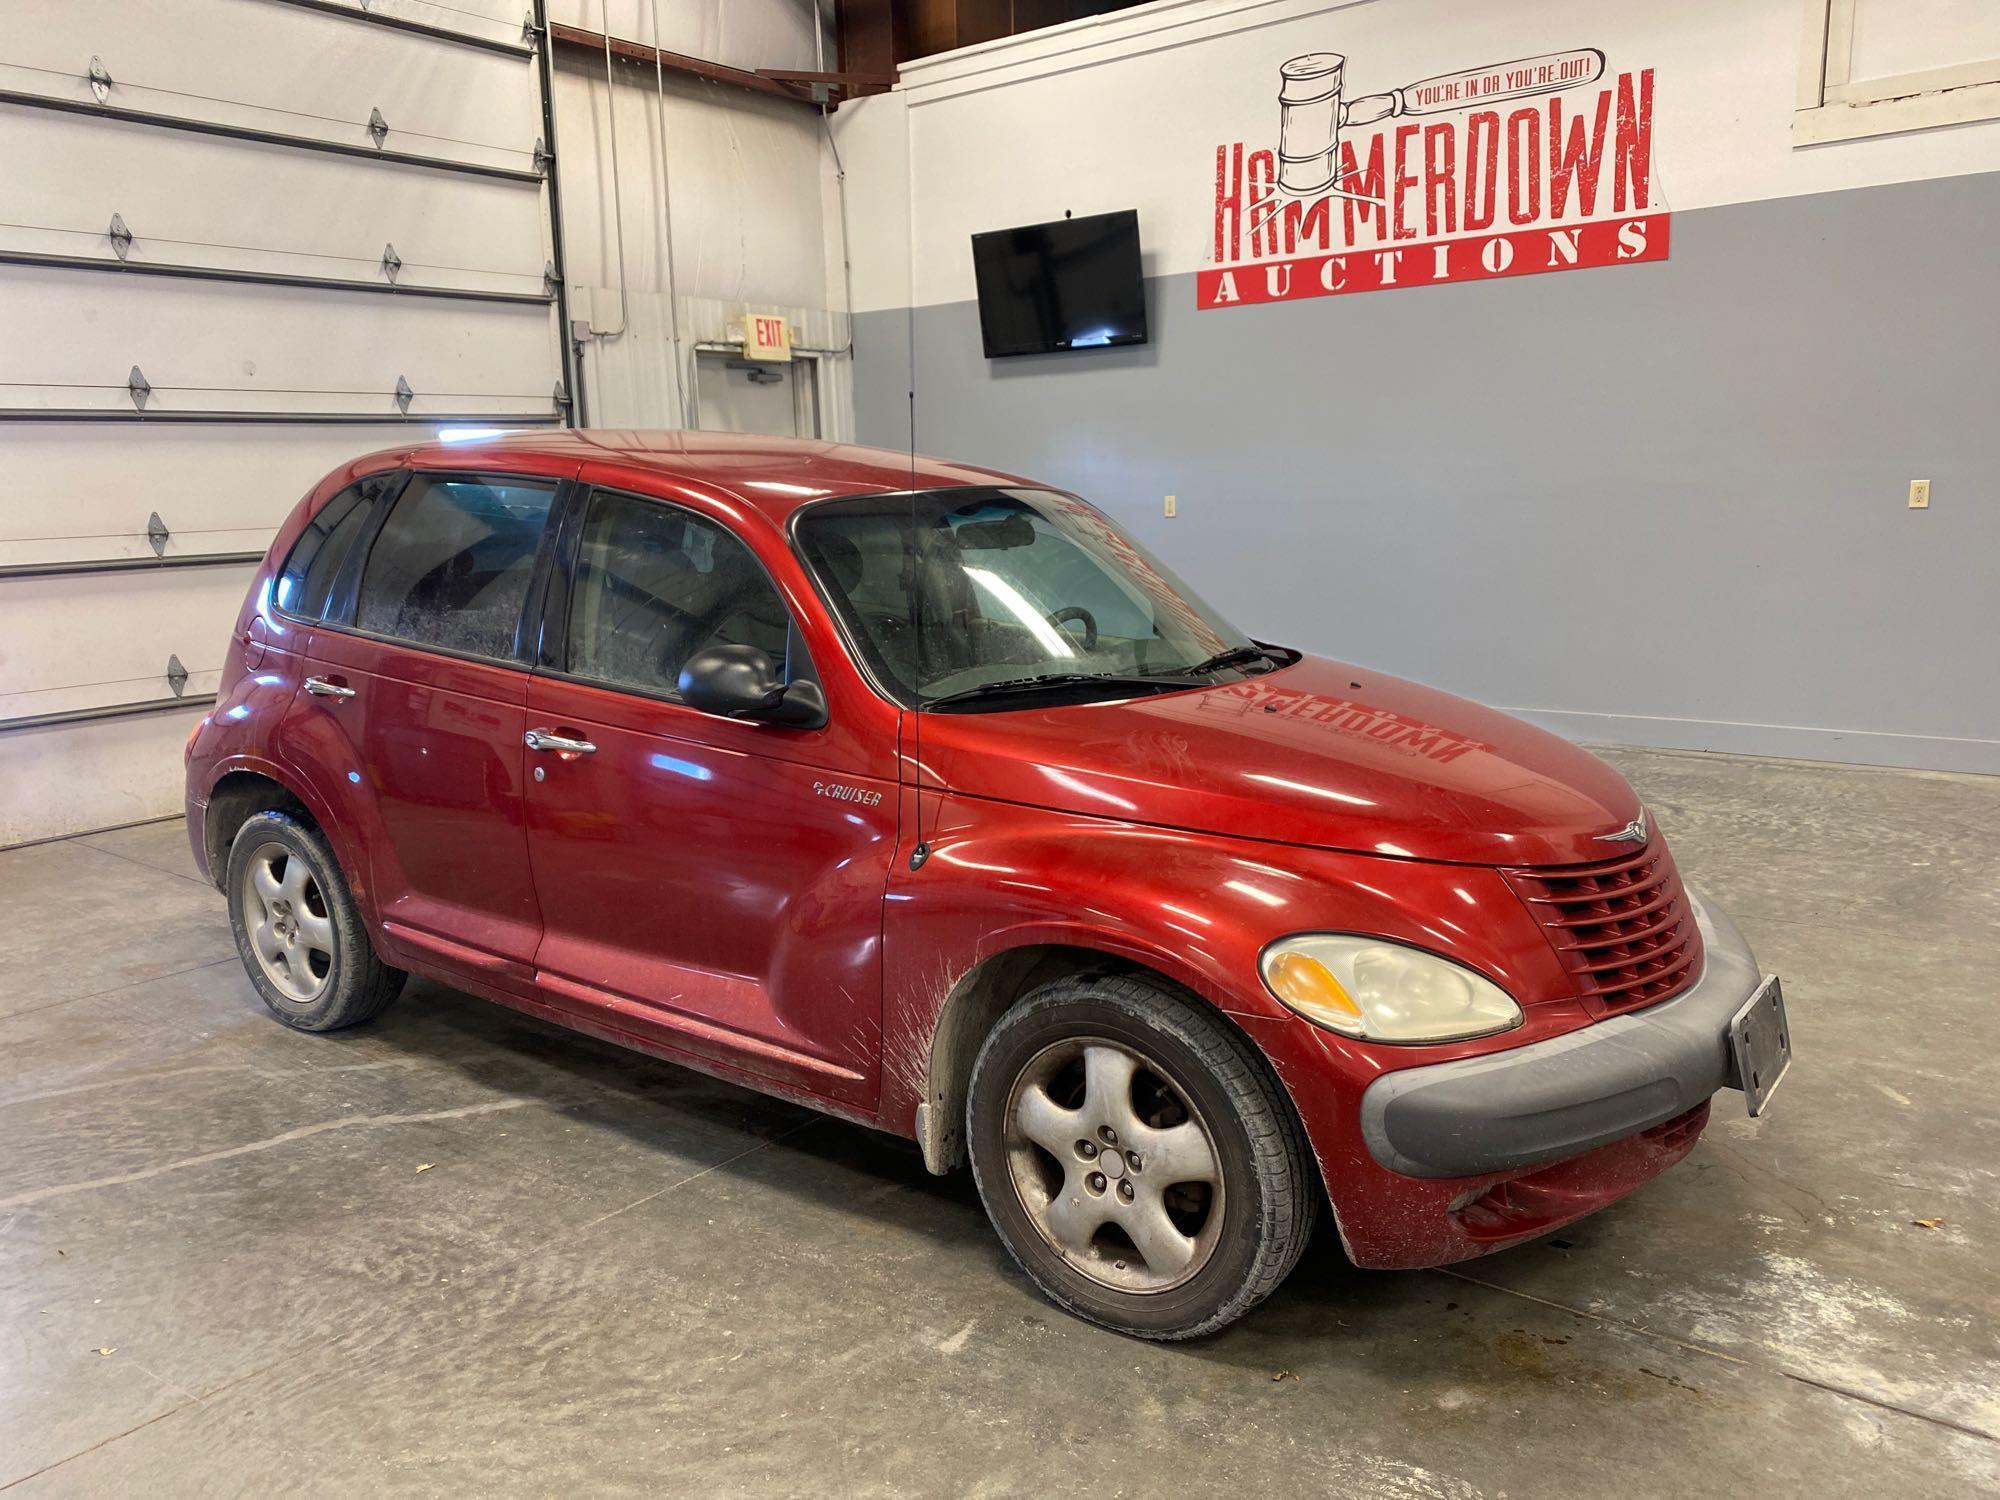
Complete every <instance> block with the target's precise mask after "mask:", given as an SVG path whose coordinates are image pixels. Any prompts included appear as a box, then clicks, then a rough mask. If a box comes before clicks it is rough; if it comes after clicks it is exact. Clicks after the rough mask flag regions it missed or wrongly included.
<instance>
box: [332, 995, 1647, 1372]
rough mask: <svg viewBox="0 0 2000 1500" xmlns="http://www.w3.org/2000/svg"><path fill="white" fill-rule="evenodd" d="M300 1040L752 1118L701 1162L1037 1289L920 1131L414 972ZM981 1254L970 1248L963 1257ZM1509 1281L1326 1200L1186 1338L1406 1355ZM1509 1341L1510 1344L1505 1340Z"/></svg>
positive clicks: (608, 1098) (609, 1109)
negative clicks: (1198, 1334)
mask: <svg viewBox="0 0 2000 1500" xmlns="http://www.w3.org/2000/svg"><path fill="white" fill-rule="evenodd" d="M304 1040H308V1041H310V1042H311V1043H312V1044H315V1045H322V1046H329V1047H335V1048H349V1047H352V1048H355V1049H357V1050H359V1051H365V1052H367V1053H369V1054H371V1055H372V1056H379V1055H380V1054H381V1053H382V1052H384V1051H388V1052H393V1053H395V1054H397V1055H399V1056H401V1057H405V1058H409V1059H412V1060H414V1061H415V1063H416V1066H417V1069H418V1070H419V1072H421V1071H423V1070H429V1069H441V1070H445V1071H447V1072H448V1073H450V1074H452V1075H454V1076H455V1077H456V1078H457V1079H459V1080H462V1081H464V1082H469V1083H471V1084H473V1085H475V1086H477V1087H479V1088H481V1089H484V1090H494V1091H503V1092H505V1093H507V1094H508V1095H510V1096H511V1097H515V1098H522V1099H526V1100H528V1101H530V1102H531V1103H536V1104H540V1105H542V1106H544V1107H546V1108H548V1109H551V1110H557V1111H571V1112H579V1113H582V1112H587V1113H588V1114H589V1116H590V1118H591V1121H592V1123H593V1125H594V1126H595V1127H597V1128H599V1129H606V1128H608V1129H611V1130H615V1131H616V1132H618V1134H619V1135H620V1136H621V1137H622V1138H623V1139H624V1140H625V1141H626V1142H627V1143H629V1144H630V1145H632V1146H634V1147H635V1148H638V1149H639V1150H640V1151H642V1152H643V1151H646V1150H655V1151H659V1152H661V1153H662V1154H663V1155H664V1154H666V1153H667V1152H668V1151H669V1150H670V1149H671V1148H673V1147H674V1146H676V1145H677V1144H682V1143H684V1142H685V1141H686V1140H687V1138H688V1137H689V1136H690V1135H691V1134H711V1135H712V1134H717V1133H722V1132H744V1131H748V1132H749V1133H751V1134H752V1135H757V1136H763V1137H765V1143H764V1144H763V1146H762V1147H761V1148H758V1147H752V1148H749V1149H746V1150H744V1151H743V1152H741V1153H739V1154H736V1155H733V1156H730V1157H728V1158H726V1159H724V1160H722V1161H720V1162H718V1163H717V1164H716V1165H714V1166H712V1167H710V1168H708V1169H707V1170H708V1171H709V1172H713V1173H722V1174H727V1175H729V1176H732V1177H735V1178H738V1179H739V1180H741V1181H743V1182H745V1183H749V1182H753V1181H754V1183H755V1185H756V1187H757V1189H758V1190H759V1191H764V1192H773V1191H775V1192H782V1193H783V1194H785V1195H787V1196H788V1197H789V1198H791V1199H792V1200H793V1201H794V1203H795V1204H796V1205H797V1206H798V1207H800V1208H805V1209H810V1210H818V1211H823V1212H826V1213H829V1214H837V1215H839V1216H841V1217H844V1218H847V1219H850V1220H851V1219H854V1218H857V1217H860V1218H866V1219H867V1220H870V1221H872V1222H873V1223H874V1224H876V1225H879V1226H881V1227H883V1228H886V1229H890V1230H894V1231H896V1232H900V1233H905V1234H916V1235H921V1236H923V1237H925V1238H927V1239H929V1240H931V1241H932V1242H934V1243H936V1244H939V1245H944V1246H948V1247H950V1248H951V1249H952V1251H953V1253H954V1254H955V1255H961V1256H966V1257H976V1266H977V1268H978V1269H979V1270H980V1271H982V1272H984V1273H990V1274H992V1275H995V1276H999V1277H1004V1278H1006V1279H1008V1280H1009V1281H1011V1282H1013V1283H1015V1284H1016V1285H1018V1286H1019V1287H1021V1288H1022V1289H1024V1290H1031V1288H1030V1287H1029V1284H1028V1282H1027V1278H1026V1277H1025V1275H1024V1274H1023V1273H1022V1272H1021V1271H1020V1270H1019V1268H1018V1267H1017V1266H1016V1265H1015V1264H1014V1262H1013V1260H1012V1259H1011V1257H1009V1256H1008V1255H1007V1253H1006V1251H1005V1249H1004V1248H1003V1247H1002V1246H1001V1245H1000V1243H999V1241H998V1239H997V1238H996V1237H995V1236H994V1234H993V1232H992V1230H991V1228H990V1226H989V1224H988V1222H987V1219H986V1215H985V1211H984V1209H983V1207H982V1206H981V1204H980V1201H979V1195H978V1191H977V1188H976V1186H975V1185H974V1183H973V1180H972V1174H971V1173H970V1172H969V1171H964V1170H960V1171H956V1172H953V1173H951V1174H950V1175H948V1176H945V1177H936V1176H933V1175H932V1174H931V1173H930V1172H929V1171H928V1170H927V1169H926V1168H925V1166H924V1164H923V1159H922V1157H921V1155H920V1154H919V1153H918V1151H917V1148H916V1146H915V1144H914V1143H913V1142H910V1141H905V1140H902V1139H900V1138H898V1137H894V1136H890V1135H887V1134H884V1133H882V1132H879V1131H875V1130H871V1129H868V1128H866V1127H863V1126H859V1125H854V1124H850V1123H848V1122H846V1121H842V1120H838V1119H835V1118H833V1117H831V1116H826V1115H819V1114H816V1113H815V1112H813V1111H811V1110H809V1109H806V1108H804V1107H802V1106H797V1105H792V1104H789V1103H786V1102H784V1101H781V1100H777V1099H774V1098H771V1097H769V1096H766V1095H763V1094H760V1093H758V1092H756V1091H754V1090H752V1089H748V1088H744V1087H741V1086H739V1085H736V1084H733V1083H728V1082H725V1081H722V1080H720V1079H715V1078H711V1077H709V1076H708V1075H706V1074H703V1073H700V1072H698V1071H696V1070H694V1069H692V1068H687V1067H683V1066H680V1065H678V1064H676V1063H672V1062H667V1061H664V1060H661V1059H656V1058H652V1057H649V1056H647V1055H645V1054H642V1053H638V1052H633V1051H630V1050H627V1049H625V1048H621V1047H618V1046H616V1045H615V1044H613V1043H609V1042H603V1041H599V1040H597V1039H595V1038H592V1037H587V1036H584V1035H581V1034H580V1033H576V1032H572V1031H569V1030H566V1029H564V1028H562V1027H559V1026H556V1025H554V1024H553V1023H550V1022H546V1021H542V1020H539V1019H537V1018H535V1017H531V1016H526V1015H523V1014H521V1013H520V1012H517V1011H513V1010H509V1009H507V1008H506V1007H503V1006H499V1005H496V1004H493V1003H491V1002H489V1001H486V1000H482V999H480V998H478V997H476V996H472V995H469V994H465V993H463V992H461V991H456V990H452V989H449V988H447V987H445V986H443V985H439V984H434V983H430V982H424V981H413V982H412V984H411V987H410V990H409V992H408V993H407V994H406V995H405V996H404V997H403V998H402V999H401V1000H399V1001H398V1003H397V1004H396V1005H394V1006H392V1007H390V1009H389V1010H388V1011H387V1012H385V1013H384V1014H383V1015H382V1016H381V1017H380V1018H379V1019H377V1020H376V1021H374V1022H372V1023H370V1024H369V1025H367V1026H365V1027H362V1028H359V1029H357V1030H356V1031H353V1032H350V1033H337V1034H333V1035H329V1036H325V1037H316V1038H310V1039H304ZM647 1191H650V1188H648V1187H647V1186H646V1184H644V1183H642V1182H638V1181H635V1183H634V1196H635V1198H636V1197H641V1196H644V1194H645V1192H647ZM1619 1209H1620V1205H1613V1206H1612V1207H1611V1208H1609V1209H1607V1210H1604V1215H1616V1214H1617V1213H1618V1212H1619ZM1600 1217H1602V1215H1601V1216H1600ZM1584 1239H1585V1236H1584V1234H1583V1233H1582V1232H1580V1231H1575V1230H1573V1231H1571V1232H1570V1233H1569V1235H1568V1236H1565V1235H1563V1234H1558V1235H1556V1236H1554V1237H1553V1238H1552V1239H1551V1240H1542V1241H1535V1242H1531V1243H1530V1244H1529V1245H1527V1246H1523V1247H1520V1248H1518V1249H1515V1250H1512V1251H1509V1252H1505V1254H1504V1255H1503V1256H1501V1257H1499V1258H1497V1261H1496V1262H1490V1263H1486V1264H1497V1263H1498V1262H1506V1261H1513V1260H1515V1259H1516V1258H1519V1257H1534V1256H1547V1255H1552V1254H1563V1253H1567V1251H1568V1250H1569V1249H1572V1248H1581V1247H1582V1246H1581V1242H1582V1241H1583V1240H1584ZM974 1266H975V1262H973V1261H968V1263H967V1266H966V1269H967V1270H968V1271H971V1270H973V1269H974ZM1474 1274H1477V1272H1476V1269H1475V1270H1474ZM1502 1295H1503V1294H1501V1293H1499V1292H1497V1291H1496V1290H1493V1289H1487V1288H1482V1287H1479V1286H1475V1285H1471V1284H1468V1283H1463V1282H1458V1281H1454V1280H1451V1279H1448V1278H1446V1277H1442V1276H1438V1275H1436V1274H1433V1273H1427V1272H1410V1271H1403V1272H1389V1271H1367V1270H1362V1269H1360V1268H1358V1267H1356V1266H1355V1265H1353V1263H1352V1262H1350V1261H1349V1260H1348V1259H1347V1257H1346V1255H1345V1253H1344V1252H1343V1250H1342V1248H1341V1245H1340V1241H1339V1236H1338V1234H1337V1232H1336V1231H1335V1230H1334V1228H1333V1225H1332V1219H1331V1215H1330V1213H1328V1212H1326V1211H1324V1209H1322V1212H1321V1214H1320V1217H1319V1222H1318V1226H1317V1229H1316V1232H1315V1234H1314V1237H1313V1240H1312V1242H1311V1244H1310V1245H1309V1246H1308V1247H1307V1250H1306V1252H1305V1254H1304V1255H1303V1256H1302V1258H1301V1260H1300V1263H1299V1265H1298V1267H1297V1269H1296V1270H1295V1271H1294V1272H1293V1273H1292V1275H1291V1276H1290V1278H1289V1279H1288V1280H1287V1281H1286V1283H1285V1284H1284V1285H1283V1286H1281V1287H1280V1288H1279V1289H1278V1291H1277V1292H1276V1293H1275V1294H1273V1296H1272V1297H1271V1298H1270V1299H1269V1300H1268V1301H1267V1302H1265V1303H1264V1304H1263V1305H1262V1306H1260V1307H1259V1308H1257V1309H1256V1310H1254V1311H1253V1312H1252V1313H1251V1314H1250V1315H1249V1316H1248V1317H1247V1318H1246V1319H1245V1320H1244V1321H1243V1322H1242V1323H1241V1324H1240V1325H1238V1326H1237V1328H1236V1329H1233V1330H1231V1331H1230V1332H1228V1333H1225V1334H1224V1335H1222V1336H1221V1337H1219V1338H1212V1339H1208V1340H1204V1341H1200V1342H1198V1343H1196V1344H1193V1345H1189V1346H1184V1347H1186V1348H1187V1349H1189V1350H1190V1351H1191V1352H1193V1353H1195V1354H1196V1355H1197V1356H1198V1357H1200V1358H1202V1359H1204V1360H1207V1361H1211V1362H1215V1363H1218V1364H1222V1365H1229V1366H1242V1367H1244V1368H1246V1369H1251V1368H1261V1367H1262V1366H1263V1365H1264V1364H1266V1363H1268V1362H1269V1361H1270V1360H1271V1358H1272V1357H1273V1356H1272V1352H1271V1342H1272V1340H1273V1339H1276V1340H1277V1341H1278V1342H1280V1343H1281V1344H1283V1345H1284V1346H1286V1347H1295V1346H1298V1345H1299V1344H1300V1343H1301V1342H1317V1341H1353V1340H1355V1339H1357V1338H1358V1339H1360V1340H1362V1341H1363V1342H1365V1343H1366V1344H1367V1345H1368V1346H1369V1347H1370V1348H1374V1347H1375V1345H1377V1344H1378V1343H1382V1342H1383V1336H1382V1330H1383V1329H1384V1328H1385V1327H1387V1326H1391V1325H1393V1326H1394V1328H1395V1330H1396V1333H1395V1337H1394V1338H1393V1339H1390V1340H1388V1341H1387V1345H1386V1346H1385V1348H1384V1349H1382V1350H1378V1351H1377V1356H1371V1357H1384V1358H1388V1359H1390V1360H1391V1361H1395V1360H1397V1359H1399V1358H1400V1357H1401V1356H1400V1355H1399V1354H1398V1353H1397V1352H1396V1346H1397V1345H1399V1344H1400V1343H1401V1342H1402V1341H1404V1340H1406V1339H1407V1338H1408V1337H1409V1336H1410V1335H1412V1334H1428V1333H1436V1334H1439V1335H1440V1336H1443V1337H1446V1338H1447V1339H1448V1340H1460V1341H1463V1340H1465V1339H1467V1338H1469V1337H1470V1335H1469V1334H1467V1333H1466V1332H1465V1331H1464V1330H1463V1328H1462V1327H1461V1325H1462V1324H1464V1323H1465V1320H1466V1319H1468V1318H1470V1317H1471V1316H1472V1314H1471V1313H1470V1311H1469V1310H1468V1309H1470V1308H1471V1307H1472V1306H1474V1305H1475V1304H1478V1303H1480V1302H1481V1301H1484V1302H1486V1303H1488V1304H1490V1303H1492V1302H1493V1301H1494V1299H1496V1298H1499V1297H1502ZM1506 1300H1513V1299H1506ZM1038 1306H1042V1305H1041V1304H1039V1299H1038ZM1044 1310H1045V1313H1046V1315H1047V1316H1048V1317H1051V1318H1060V1317H1061V1316H1062V1314H1061V1313H1060V1312H1059V1311H1058V1310H1057V1309H1055V1308H1054V1307H1052V1306H1045V1307H1044ZM1488 1321H1490V1319H1489V1320H1488ZM1106 1336H1107V1337H1110V1335H1106ZM1501 1336H1502V1337H1503V1339H1505V1338H1511V1339H1514V1340H1515V1341H1517V1342H1518V1341H1519V1340H1521V1339H1526V1338H1528V1337H1529V1335H1527V1334H1525V1333H1523V1332H1520V1331H1519V1330H1515V1331H1513V1332H1506V1331H1503V1333H1502V1335H1501ZM1482 1337H1483V1336H1482ZM1536 1337H1540V1336H1539V1335H1537V1336H1536ZM1475 1344H1476V1352H1477V1354H1478V1357H1479V1358H1487V1357H1490V1356H1491V1355H1492V1353H1493V1350H1492V1349H1491V1347H1490V1341H1483V1342H1482V1341H1475ZM1524 1350H1525V1352H1524V1353H1523V1358H1524V1359H1528V1360H1529V1361H1530V1362H1533V1361H1535V1360H1539V1359H1541V1358H1542V1353H1541V1349H1540V1347H1539V1345H1535V1346H1524ZM1517 1352H1521V1351H1517ZM1474 1353H1475V1348H1473V1347H1468V1348H1467V1349H1465V1350H1462V1351H1461V1354H1462V1355H1464V1356H1466V1357H1471V1356H1472V1355H1473V1354H1474ZM1500 1353H1501V1355H1503V1356H1504V1354H1505V1350H1501V1351H1500ZM1435 1357H1436V1356H1435V1354H1426V1355H1421V1356H1416V1355H1413V1356H1412V1358H1413V1360H1414V1364H1413V1366H1412V1368H1413V1369H1415V1368H1428V1367H1429V1365H1430V1364H1431V1363H1432V1361H1433V1360H1434V1359H1435Z"/></svg>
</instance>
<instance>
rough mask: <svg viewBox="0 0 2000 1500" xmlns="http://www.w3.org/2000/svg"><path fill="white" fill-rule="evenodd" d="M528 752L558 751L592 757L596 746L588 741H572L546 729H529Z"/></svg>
mask: <svg viewBox="0 0 2000 1500" xmlns="http://www.w3.org/2000/svg"><path fill="white" fill-rule="evenodd" d="M527 741H528V748H529V749H530V750H559V751H562V752H563V753H565V754H568V755H594V754H596V752H597V746H595V745H593V744H591V743H590V741H589V740H572V739H568V738H565V737H564V736H562V735H560V734H554V733H551V732H550V731H549V730H546V729H530V730H529V731H528V733H527Z"/></svg>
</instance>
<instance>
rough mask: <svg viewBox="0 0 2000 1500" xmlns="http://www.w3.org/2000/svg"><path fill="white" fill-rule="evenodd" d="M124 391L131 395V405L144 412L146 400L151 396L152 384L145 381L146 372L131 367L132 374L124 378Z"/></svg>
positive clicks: (136, 367) (135, 366)
mask: <svg viewBox="0 0 2000 1500" xmlns="http://www.w3.org/2000/svg"><path fill="white" fill-rule="evenodd" d="M125 389H126V390H128V391H130V392H131V393H132V404H133V405H134V406H136V407H138V408H139V410H140V411H144V410H145V409H146V401H147V399H148V398H149V397H150V396H151V395H152V394H153V384H152V382H151V381H149V380H148V379H146V372H145V371H143V370H141V369H140V368H139V367H138V366H137V365H134V366H132V373H131V374H130V375H127V376H126V377H125Z"/></svg>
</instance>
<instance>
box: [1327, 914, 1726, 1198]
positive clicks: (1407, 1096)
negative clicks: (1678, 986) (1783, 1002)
mask: <svg viewBox="0 0 2000 1500" xmlns="http://www.w3.org/2000/svg"><path fill="white" fill-rule="evenodd" d="M1688 894H1689V897H1690V899H1691V900H1692V902H1693V905H1694V912H1695V920H1696V921H1697V922H1698V923H1699V924H1700V926H1701V936H1702V942H1703V945H1704V947H1705V949H1706V962H1705V964H1704V966H1703V968H1702V975H1701V978H1700V979H1699V980H1697V981H1696V982H1695V985H1694V988H1693V989H1691V990H1689V991H1687V993H1685V994H1683V995H1677V996H1675V997H1674V998H1673V999H1672V1000H1666V1001H1662V1002H1661V1003H1660V1004H1658V1005H1653V1006H1649V1007H1647V1008H1646V1009H1645V1010H1642V1011H1635V1012H1633V1013H1631V1014H1629V1015H1623V1016H1613V1017H1612V1018H1611V1019H1610V1020H1608V1021H1599V1022H1598V1023H1597V1024H1596V1025H1594V1026H1586V1027H1584V1028H1583V1029H1581V1030H1579V1031H1573V1032H1571V1033H1569V1034H1568V1035H1567V1036H1560V1037H1555V1038H1553V1039H1551V1040H1549V1041H1546V1042H1533V1043H1530V1044H1529V1045H1528V1046H1525V1047H1516V1048H1514V1049H1513V1050H1511V1051H1507V1052H1493V1053H1488V1054H1487V1055H1486V1056H1484V1057H1470V1058H1466V1059H1464V1060H1463V1061H1460V1062H1448V1063H1438V1064H1436V1065H1435V1066H1433V1067H1428V1068H1407V1069H1404V1070H1402V1071H1400V1072H1396V1073H1385V1074H1383V1075H1382V1077H1380V1078H1378V1079H1376V1080H1375V1081H1374V1082H1373V1083H1371V1084H1370V1085H1369V1086H1368V1091H1367V1092H1366V1093H1365V1094H1363V1095H1362V1096H1361V1134H1362V1138H1363V1139H1364V1140H1366V1141H1367V1143H1368V1151H1369V1154H1370V1155H1371V1156H1373V1157H1374V1158H1375V1160H1377V1161H1378V1162H1380V1163H1381V1164H1382V1165H1383V1166H1385V1167H1387V1168H1389V1169H1390V1170H1391V1171H1392V1172H1401V1173H1402V1174H1403V1175H1404V1176H1406V1177H1474V1176H1478V1175H1479V1174H1481V1173H1483V1172H1505V1171H1511V1170H1513V1169H1514V1168H1517V1167H1525V1166H1533V1165H1535V1164H1536V1163H1538V1162H1549V1161H1558V1160H1561V1159H1562V1158H1564V1157H1568V1156H1576V1155H1579V1154H1581V1153H1582V1152H1585V1151H1589V1150H1592V1149H1593V1148H1595V1147H1598V1146H1605V1145H1609V1144H1610V1143H1611V1142H1613V1141H1617V1140H1623V1139H1624V1138H1625V1137H1626V1136H1629V1135H1633V1134H1635V1133H1637V1132H1638V1131H1641V1130H1644V1129H1646V1128H1647V1127H1648V1126H1652V1125H1658V1124H1660V1123H1661V1122H1662V1121H1664V1120H1671V1119H1672V1118H1673V1117H1674V1116H1675V1115H1678V1114H1683V1113H1685V1112H1686V1111H1688V1110H1690V1109H1693V1108H1694V1107H1695V1106H1696V1105H1697V1104H1699V1103H1701V1102H1702V1100H1704V1099H1706V1098H1708V1096H1709V1095H1711V1094H1713V1093H1714V1092H1715V1091H1716V1090H1717V1089H1720V1088H1725V1087H1732V1086H1734V1083H1735V1077H1734V1074H1735V1068H1734V1064H1733V1063H1732V1062H1731V1058H1730V1048H1729V1022H1730V1019H1731V1017H1733V1016H1734V1015H1735V1014H1736V1012H1737V1011H1738V1010H1740V1009H1741V1008H1742V1006H1743V1003H1744V1002H1745V1001H1746V1000H1748V999H1749V998H1750V996H1751V994H1752V993H1753V992H1754V991H1755V990H1756V988H1757V985H1758V981H1759V975H1758V971H1757V959H1756V956H1755V955H1754V954H1752V953H1751V951H1750V945H1749V944H1748V943H1746V942H1744V940H1743V934H1742V933H1740V932H1738V931H1737V930H1736V924H1735V923H1733V922H1731V921H1730V920H1729V918H1728V916H1727V915H1725V914H1724V913H1723V912H1721V911H1718V910H1716V909H1715V908H1714V907H1712V906H1708V905H1706V904H1705V903H1704V902H1703V901H1702V900H1701V899H1700V898H1699V897H1698V896H1695V895H1694V893H1693V892H1692V891H1690V892H1689V893H1688Z"/></svg>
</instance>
